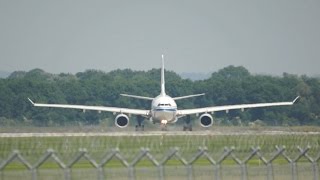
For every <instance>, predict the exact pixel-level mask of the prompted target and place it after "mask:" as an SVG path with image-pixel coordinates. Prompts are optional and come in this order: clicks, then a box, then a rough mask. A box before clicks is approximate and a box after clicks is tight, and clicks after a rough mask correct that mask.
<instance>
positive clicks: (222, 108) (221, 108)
mask: <svg viewBox="0 0 320 180" xmlns="http://www.w3.org/2000/svg"><path fill="white" fill-rule="evenodd" d="M298 98H299V96H298V97H296V98H295V99H294V100H293V101H291V102H274V103H258V104H239V105H226V106H213V107H204V108H196V109H183V110H178V111H177V116H184V115H190V114H199V113H211V112H216V111H226V112H228V111H229V110H232V109H241V110H244V109H248V108H257V107H270V106H290V105H293V104H294V103H295V102H296V101H297V100H298Z"/></svg>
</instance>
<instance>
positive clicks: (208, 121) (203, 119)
mask: <svg viewBox="0 0 320 180" xmlns="http://www.w3.org/2000/svg"><path fill="white" fill-rule="evenodd" d="M199 120H200V125H201V126H202V127H210V126H212V124H213V118H212V116H211V115H210V114H208V113H205V114H202V115H201V116H200V117H199Z"/></svg>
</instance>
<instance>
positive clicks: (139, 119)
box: [136, 116, 144, 131]
mask: <svg viewBox="0 0 320 180" xmlns="http://www.w3.org/2000/svg"><path fill="white" fill-rule="evenodd" d="M143 121H144V118H143V117H142V116H137V123H138V124H137V125H136V131H144V124H143Z"/></svg>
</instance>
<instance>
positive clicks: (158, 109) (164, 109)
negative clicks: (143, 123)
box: [153, 108, 177, 111]
mask: <svg viewBox="0 0 320 180" xmlns="http://www.w3.org/2000/svg"><path fill="white" fill-rule="evenodd" d="M153 110H154V111H177V109H173V108H171V109H170V108H157V109H153Z"/></svg>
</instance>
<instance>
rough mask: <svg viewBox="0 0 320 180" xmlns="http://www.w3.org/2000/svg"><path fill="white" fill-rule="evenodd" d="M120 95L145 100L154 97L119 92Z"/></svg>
mask: <svg viewBox="0 0 320 180" xmlns="http://www.w3.org/2000/svg"><path fill="white" fill-rule="evenodd" d="M120 95H121V96H125V97H131V98H136V99H145V100H153V99H154V98H151V97H145V96H136V95H130V94H120Z"/></svg>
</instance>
